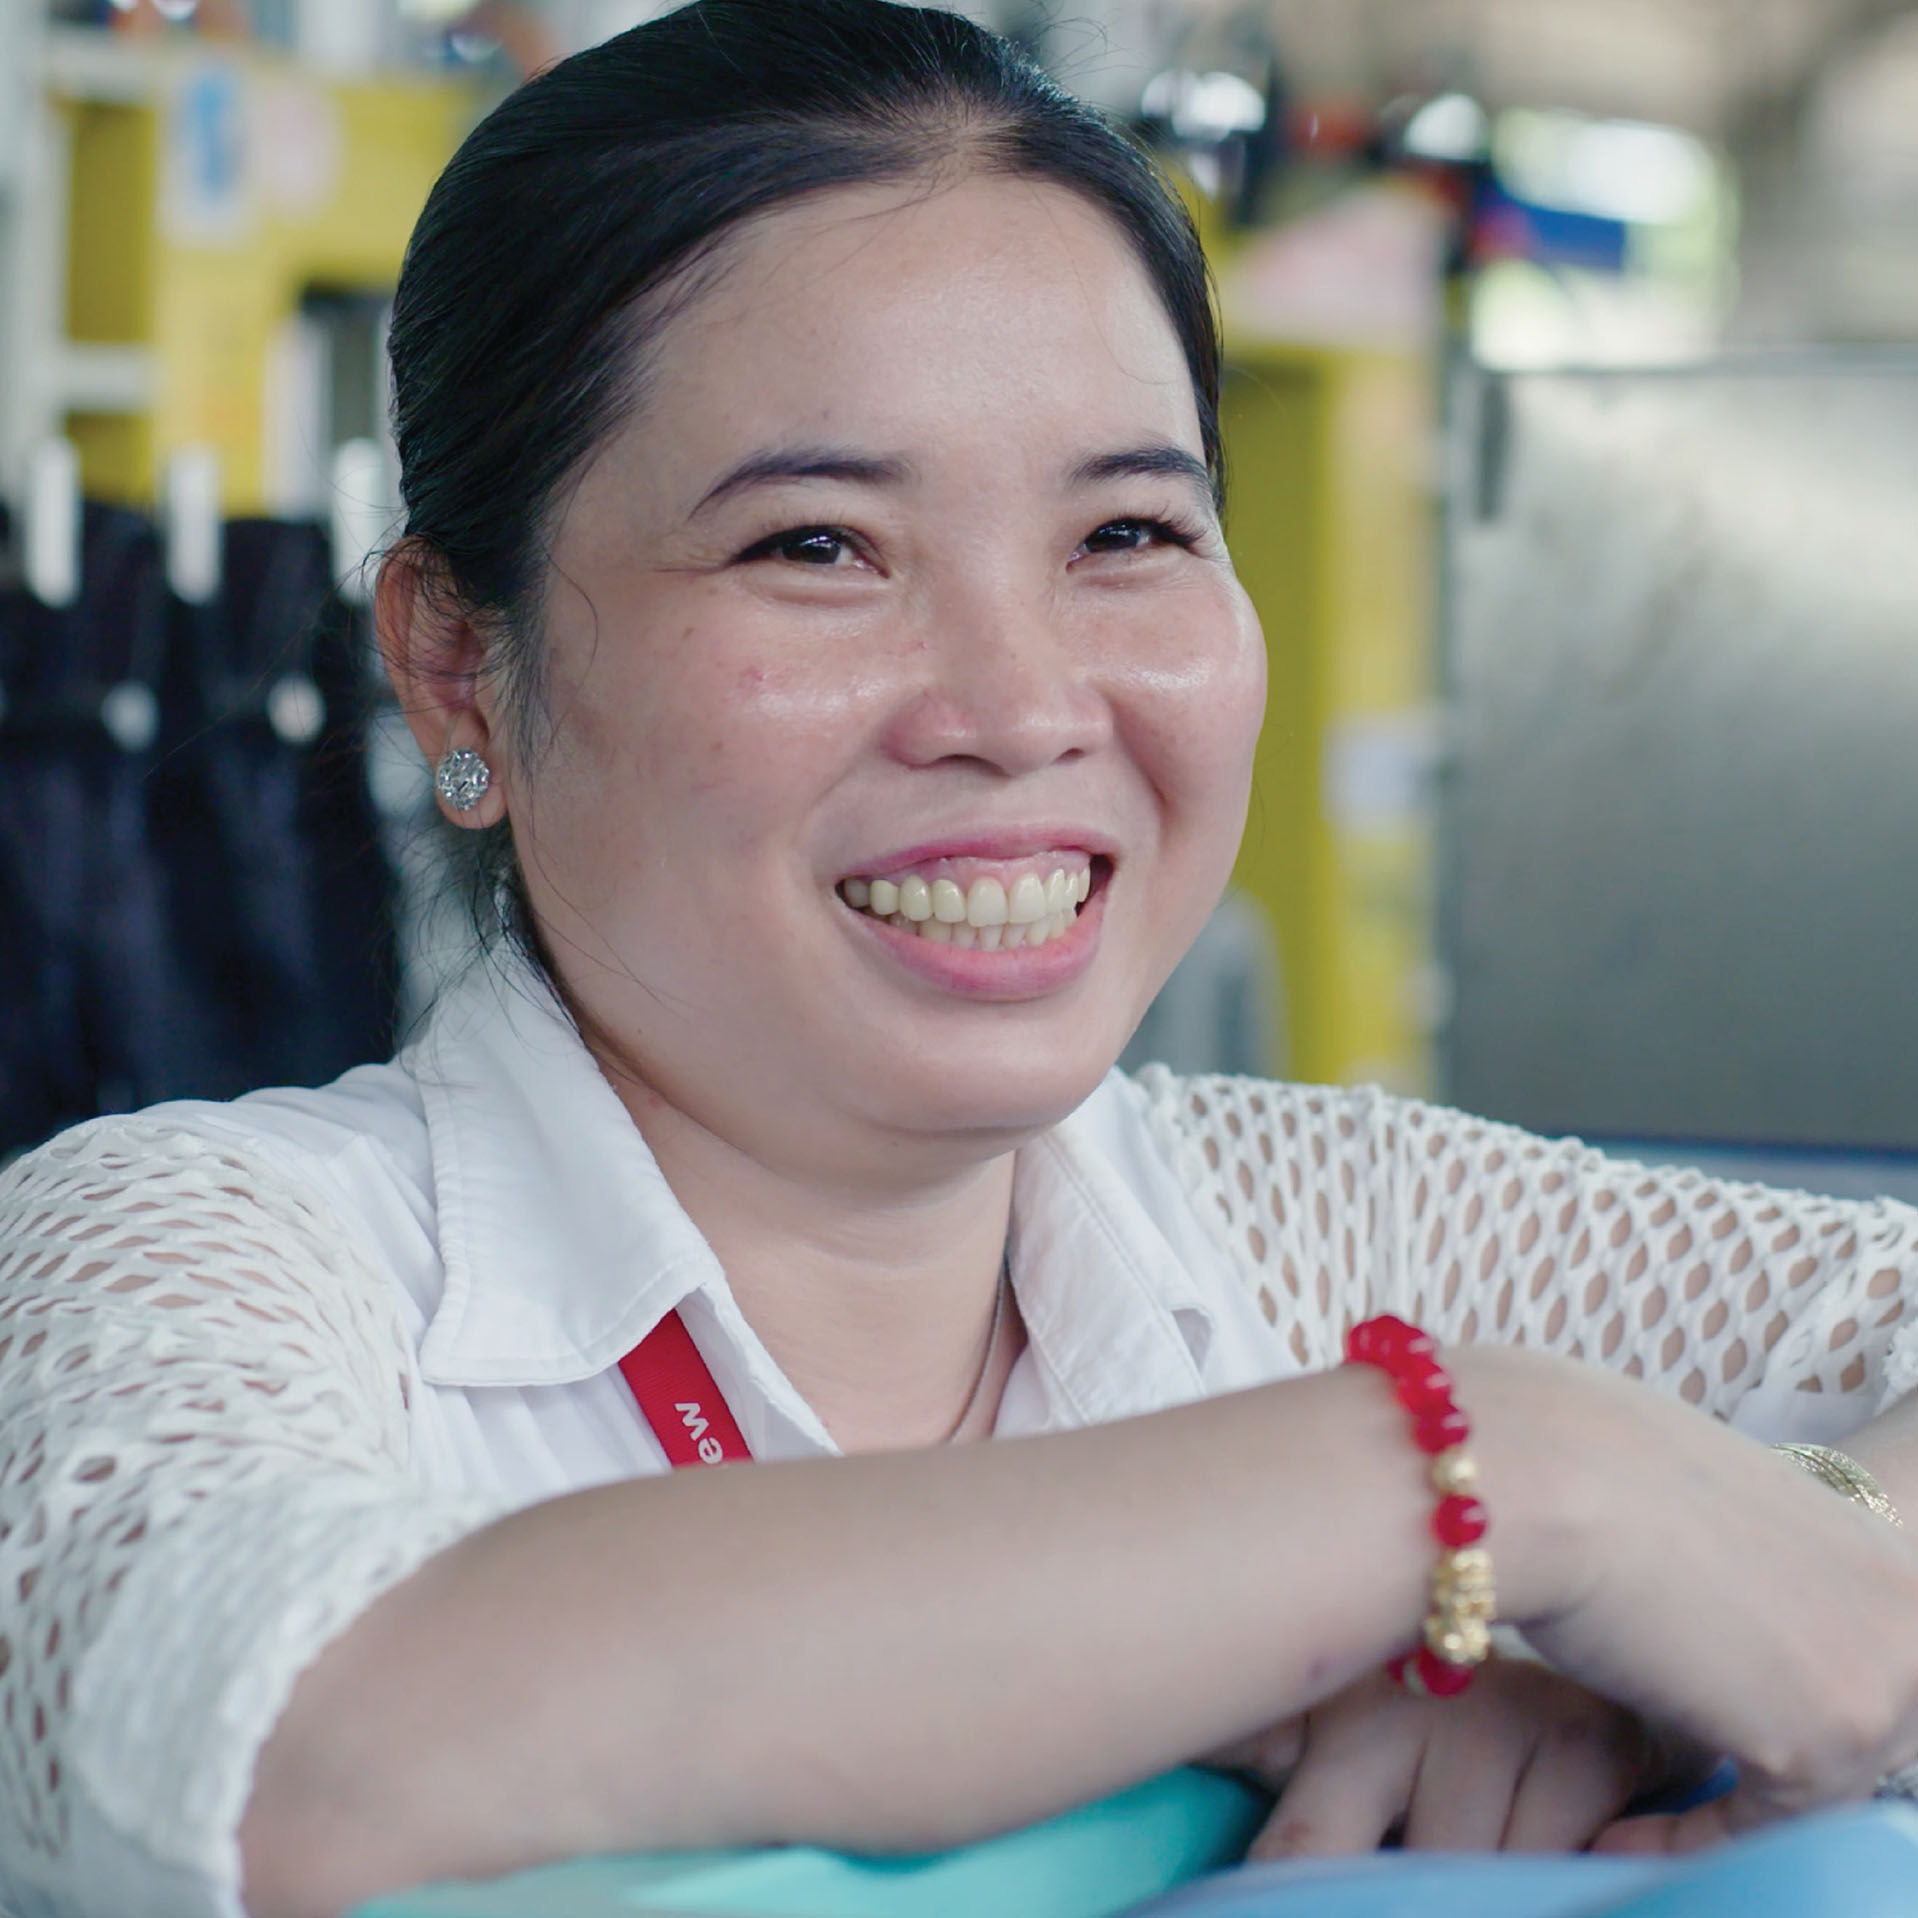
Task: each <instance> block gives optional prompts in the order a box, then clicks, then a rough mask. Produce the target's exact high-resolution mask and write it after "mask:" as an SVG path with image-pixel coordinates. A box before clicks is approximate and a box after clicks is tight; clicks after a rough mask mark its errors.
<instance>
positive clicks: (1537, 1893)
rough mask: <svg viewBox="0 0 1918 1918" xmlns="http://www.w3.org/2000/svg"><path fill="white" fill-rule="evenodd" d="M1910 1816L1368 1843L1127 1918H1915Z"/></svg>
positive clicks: (1872, 1811)
mask: <svg viewBox="0 0 1918 1918" xmlns="http://www.w3.org/2000/svg"><path fill="white" fill-rule="evenodd" d="M1914 1913H1918V1815H1915V1814H1914V1813H1912V1812H1911V1811H1910V1810H1908V1809H1907V1808H1906V1807H1904V1806H1902V1805H1896V1806H1894V1805H1857V1806H1848V1807H1846V1808H1845V1809H1844V1810H1841V1811H1828V1812H1821V1813H1819V1814H1817V1815H1816V1816H1813V1817H1810V1818H1801V1819H1797V1820H1795V1821H1793V1822H1792V1823H1790V1824H1784V1825H1774V1826H1771V1827H1770V1828H1768V1829H1767V1830H1765V1831H1762V1832H1759V1833H1757V1834H1756V1835H1755V1836H1753V1837H1750V1838H1744V1839H1740V1840H1739V1841H1738V1842H1737V1843H1736V1844H1731V1845H1725V1846H1722V1847H1720V1848H1719V1849H1717V1850H1715V1851H1708V1852H1698V1853H1694V1854H1693V1855H1692V1856H1691V1857H1689V1858H1677V1859H1670V1858H1656V1859H1653V1858H1592V1857H1584V1856H1574V1857H1561V1858H1521V1857H1516V1856H1513V1855H1511V1854H1490V1855H1485V1854H1481V1855H1478V1856H1470V1855H1457V1856H1449V1857H1448V1856H1445V1855H1442V1854H1438V1853H1430V1852H1427V1853H1420V1852H1401V1853H1399V1854H1397V1855H1396V1856H1390V1855H1387V1854H1385V1853H1378V1854H1375V1855H1374V1856H1372V1857H1370V1858H1354V1859H1340V1860H1336V1861H1333V1860H1328V1861H1325V1862H1321V1863H1311V1864H1284V1865H1249V1866H1247V1867H1246V1868H1245V1869H1244V1870H1243V1871H1238V1872H1233V1873H1230V1874H1228V1875H1226V1876H1224V1877H1219V1878H1214V1879H1211V1880H1210V1881H1208V1882H1207V1883H1205V1884H1203V1885H1194V1886H1192V1887H1191V1888H1190V1889H1188V1890H1186V1891H1183V1892H1179V1893H1176V1894H1175V1895H1174V1896H1172V1897H1170V1898H1164V1899H1160V1900H1158V1901H1157V1902H1156V1903H1154V1904H1153V1905H1152V1906H1151V1907H1150V1908H1149V1913H1139V1914H1136V1918H1913V1914H1914Z"/></svg>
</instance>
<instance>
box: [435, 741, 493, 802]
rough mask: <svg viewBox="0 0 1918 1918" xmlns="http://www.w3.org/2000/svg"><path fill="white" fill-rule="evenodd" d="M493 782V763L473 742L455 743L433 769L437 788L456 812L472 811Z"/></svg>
mask: <svg viewBox="0 0 1918 1918" xmlns="http://www.w3.org/2000/svg"><path fill="white" fill-rule="evenodd" d="M492 783H493V769H492V767H490V766H489V765H488V764H487V763H486V761H485V760H483V759H482V758H481V757H480V756H479V754H478V753H476V752H475V751H474V750H473V749H472V747H470V746H455V747H454V748H453V749H452V750H451V751H450V752H448V753H447V754H445V755H444V757H442V759H441V760H440V763H439V764H438V765H437V766H436V767H434V769H433V789H434V791H436V792H437V793H438V794H439V796H440V797H441V798H442V799H443V800H445V801H446V803H447V804H448V805H449V806H451V807H452V809H453V810H454V811H455V812H471V811H472V810H473V808H474V807H475V806H477V805H478V804H479V802H480V801H481V800H482V799H484V798H485V797H486V789H487V787H489V786H490V785H491V784H492Z"/></svg>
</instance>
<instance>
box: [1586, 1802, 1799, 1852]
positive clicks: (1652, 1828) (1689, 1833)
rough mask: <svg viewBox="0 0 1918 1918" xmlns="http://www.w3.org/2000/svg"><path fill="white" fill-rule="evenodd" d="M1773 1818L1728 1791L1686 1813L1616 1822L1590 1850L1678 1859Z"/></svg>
mask: <svg viewBox="0 0 1918 1918" xmlns="http://www.w3.org/2000/svg"><path fill="white" fill-rule="evenodd" d="M1741 1800H1744V1801H1745V1802H1743V1803H1741V1802H1740V1801H1741ZM1776 1816H1777V1813H1776V1812H1775V1811H1770V1810H1768V1809H1767V1808H1765V1807H1764V1806H1762V1805H1757V1804H1754V1803H1753V1802H1751V1801H1750V1800H1749V1799H1747V1798H1746V1794H1745V1793H1743V1792H1730V1793H1728V1794H1727V1795H1726V1796H1725V1797H1723V1798H1714V1799H1713V1800H1712V1801H1711V1803H1710V1804H1708V1805H1694V1806H1693V1807H1692V1809H1691V1810H1690V1811H1672V1812H1651V1813H1647V1814H1645V1815H1643V1816H1641V1817H1638V1818H1621V1819H1618V1820H1617V1821H1616V1822H1615V1823H1613V1824H1610V1825H1607V1826H1606V1827H1605V1829H1604V1830H1603V1831H1601V1832H1600V1833H1599V1834H1598V1836H1597V1837H1596V1838H1595V1839H1593V1840H1592V1849H1593V1850H1594V1851H1596V1852H1605V1853H1608V1854H1611V1855H1613V1856H1627V1857H1644V1856H1648V1855H1656V1856H1659V1857H1671V1858H1682V1857H1684V1856H1686V1855H1687V1854H1688V1853H1691V1852H1695V1851H1707V1850H1709V1849H1710V1848H1711V1847H1712V1846H1713V1845H1722V1844H1723V1843H1724V1842H1725V1840H1726V1839H1728V1838H1736V1837H1737V1836H1738V1834H1739V1833H1740V1832H1742V1831H1749V1830H1750V1829H1751V1828H1752V1826H1753V1825H1758V1824H1764V1823H1766V1822H1767V1821H1768V1820H1769V1819H1770V1818H1772V1817H1776Z"/></svg>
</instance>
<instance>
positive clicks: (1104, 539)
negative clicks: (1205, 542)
mask: <svg viewBox="0 0 1918 1918" xmlns="http://www.w3.org/2000/svg"><path fill="white" fill-rule="evenodd" d="M1197 539H1198V535H1197V534H1196V533H1191V532H1188V531H1187V530H1186V529H1185V528H1184V527H1180V526H1174V525H1173V524H1171V522H1170V521H1168V520H1160V519H1113V520H1107V521H1106V523H1105V524H1104V525H1103V526H1101V527H1100V528H1099V529H1098V531H1097V532H1095V533H1091V534H1088V535H1087V538H1086V542H1085V547H1084V550H1085V551H1086V552H1088V553H1140V552H1144V551H1145V550H1146V549H1147V548H1148V547H1152V546H1188V547H1189V546H1192V545H1194V544H1195V543H1196V541H1197Z"/></svg>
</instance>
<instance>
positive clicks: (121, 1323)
mask: <svg viewBox="0 0 1918 1918" xmlns="http://www.w3.org/2000/svg"><path fill="white" fill-rule="evenodd" d="M405 1350H406V1348H405V1345H404V1342H403V1340H402V1338H401V1336H400V1329H399V1325H398V1322H397V1317H396V1314H395V1309H394V1298H393V1293H392V1289H391V1287H390V1286H388V1285H387V1284H385V1283H384V1282H383V1281H381V1280H379V1279H377V1278H375V1276H374V1275H373V1274H372V1273H371V1272H370V1271H369V1270H368V1269H367V1267H366V1265H365V1263H364V1262H363V1261H362V1260H360V1259H359V1258H358V1257H357V1256H356V1253H355V1250H354V1247H353V1245H352V1243H351V1241H350V1239H348V1238H347V1237H346V1235H345V1234H343V1233H342V1231H341V1229H340V1226H339V1223H338V1222H337V1221H336V1220H335V1219H333V1218H332V1217H330V1216H329V1215H328V1214H327V1213H326V1212H325V1211H324V1210H323V1209H320V1208H318V1207H316V1206H315V1205H314V1203H313V1202H312V1200H311V1199H310V1198H309V1197H307V1196H306V1195H304V1194H302V1193H301V1192H299V1191H297V1190H295V1189H294V1188H293V1187H292V1186H290V1185H289V1184H288V1183H287V1182H286V1181H285V1180H284V1179H283V1178H282V1177H281V1176H280V1175H279V1174H278V1173H277V1172H276V1171H275V1170H274V1169H273V1168H272V1167H271V1166H270V1165H268V1164H266V1163H263V1162H261V1161H259V1160H256V1159H254V1158H253V1157H252V1156H251V1155H249V1154H243V1153H236V1152H228V1151H223V1150H221V1149H220V1148H219V1147H217V1146H214V1145H211V1144H210V1143H209V1142H208V1140H207V1139H206V1138H204V1137H203V1136H200V1135H197V1134H193V1133H189V1132H184V1131H174V1130H169V1129H166V1128H164V1127H162V1126H159V1125H157V1124H152V1123H148V1122H144V1121H140V1120H137V1119H136V1120H108V1121H102V1122H99V1123H98V1124H95V1125H92V1126H87V1127H83V1128H81V1129H79V1130H78V1131H76V1132H73V1133H69V1134H67V1135H66V1136H65V1137H63V1138H62V1139H60V1140H58V1141H56V1142H55V1143H54V1144H53V1145H51V1146H49V1147H47V1148H45V1149H43V1150H42V1151H40V1152H38V1153H36V1154H34V1155H32V1156H31V1157H30V1158H28V1159H25V1160H23V1161H21V1162H20V1163H19V1164H18V1165H16V1166H15V1167H14V1168H12V1169H11V1170H10V1172H9V1173H8V1174H7V1175H6V1177H5V1178H4V1180H0V1908H5V1907H6V1906H7V1905H8V1903H9V1902H10V1901H12V1902H17V1903H18V1904H19V1905H20V1906H21V1907H22V1908H23V1909H25V1908H32V1907H38V1906H40V1905H41V1904H42V1903H43V1902H47V1903H48V1904H49V1908H55V1909H59V1910H62V1911H68V1910H70V1911H93V1910H111V1909H115V1908H116V1907H115V1905H114V1904H113V1903H112V1902H111V1901H112V1899H114V1898H115V1897H122V1896H124V1891H123V1890H122V1891H117V1892H116V1891H111V1890H109V1888H108V1887H107V1885H106V1884H105V1883H104V1882H101V1883H94V1882H92V1881H91V1877H90V1874H91V1873H92V1872H93V1869H94V1861H92V1860H90V1858H89V1855H88V1854H89V1850H90V1849H92V1848H90V1847H89V1846H88V1845H86V1844H83V1843H82V1842H80V1834H84V1833H89V1832H96V1831H100V1830H105V1831H107V1832H110V1833H112V1834H114V1835H116V1836H117V1837H118V1838H119V1839H123V1840H125V1841H127V1842H129V1843H130V1844H131V1845H132V1846H134V1847H135V1848H136V1849H137V1850H139V1851H140V1852H142V1853H144V1854H145V1855H147V1856H150V1857H151V1858H153V1859H154V1860H156V1861H158V1862H160V1863H162V1864H165V1865H169V1866H174V1867H178V1868H180V1870H181V1871H182V1873H183V1874H184V1882H187V1883H189V1884H191V1883H193V1882H195V1881H198V1882H200V1883H203V1884H206V1885H210V1886H215V1887H219V1888H221V1894H222V1897H223V1898H230V1897H231V1895H232V1887H233V1885H234V1883H235V1880H236V1876H237V1859H236V1858H235V1856H234V1847H233V1834H234V1832H235V1831H236V1829H237V1824H238V1817H239V1812H240V1809H241V1807H242V1805H243V1802H244V1795H245V1791H246V1787H247V1782H248V1778H249V1775H250V1771H251V1766H252V1762H253V1758H254V1755H255V1752H256V1750H257V1748H258V1745H259V1743H260V1742H261V1740H262V1739H263V1738H264V1736H265V1734H266V1732H267V1731H268V1730H269V1729H270V1727H271V1725H272V1723H273V1721H274V1719H275V1717H276V1716H277V1715H278V1712H279V1711H280V1709H281V1707H282V1706H283V1704H284V1701H285V1698H286V1696H287V1694H288V1692H289V1691H290V1689H291V1686H292V1683H293V1681H294V1679H295V1678H296V1677H297V1676H298V1674H299V1672H300V1671H301V1670H302V1669H303V1668H304V1667H305V1665H306V1664H307V1663H308V1662H310V1660H311V1659H312V1657H313V1656H314V1655H315V1654H316V1653H317V1651H318V1650H319V1649H320V1648H321V1647H322V1646H324V1644H325V1643H326V1642H327V1640H328V1639H330V1638H331V1637H332V1636H334V1635H335V1634H336V1633H337V1632H338V1631H339V1630H340V1629H342V1628H343V1627H344V1626H345V1625H346V1624H347V1623H348V1622H349V1621H350V1620H351V1619H352V1618H353V1617H354V1616H355V1615H356V1614H357V1613H358V1612H359V1611H361V1610H362V1609H364V1607H365V1606H366V1605H367V1604H369V1603H370V1602H371V1601H372V1599H373V1598H374V1597H375V1596H376V1595H377V1594H378V1593H379V1592H380V1591H381V1590H383V1589H385V1588H386V1587H387V1586H389V1585H391V1584H393V1583H395V1582H397V1580H399V1579H400V1578H402V1577H404V1576H405V1575H406V1574H407V1572H409V1571H411V1570H412V1569H413V1568H414V1567H415V1566H417V1565H418V1564H419V1563H420V1562H421V1561H422V1559H423V1558H425V1557H426V1556H427V1555H429V1554H430V1553H431V1552H433V1551H435V1550H437V1549H439V1548H440V1547H441V1546H442V1545H444V1544H446V1543H448V1542H450V1541H451V1540H452V1539H453V1538H455V1537H457V1536H459V1535H460V1534H461V1533H463V1532H465V1531H467V1530H470V1529H471V1528H472V1527H473V1526H474V1525H476V1524H478V1523H481V1522H483V1520H484V1518H485V1517H486V1516H488V1515H490V1510H491V1508H490V1507H488V1506H486V1505H484V1504H483V1503H482V1502H480V1501H478V1500H474V1499H469V1498H466V1497H464V1496H460V1495H454V1496H451V1497H449V1496H448V1495H446V1494H444V1493H431V1494H429V1493H427V1492H425V1491H423V1490H422V1489H421V1488H420V1487H419V1486H417V1485H416V1484H415V1483H414V1482H413V1481H412V1480H411V1479H410V1477H409V1476H408V1471H407V1450H408V1447H407V1417H406V1412H407V1392H408V1377H407V1369H406V1357H405ZM105 1863H106V1861H105V1860H101V1861H100V1864H101V1870H102V1874H103V1876H104V1872H105ZM117 1908H118V1909H120V1910H124V1909H126V1907H125V1906H124V1905H120V1906H118V1907H117ZM146 1908H147V1907H144V1906H143V1907H142V1909H146ZM200 1908H204V1907H200ZM233 1908H234V1909H237V1905H235V1906H234V1907H233Z"/></svg>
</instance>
